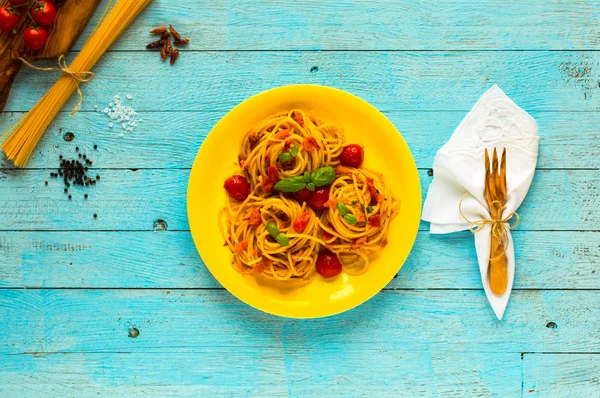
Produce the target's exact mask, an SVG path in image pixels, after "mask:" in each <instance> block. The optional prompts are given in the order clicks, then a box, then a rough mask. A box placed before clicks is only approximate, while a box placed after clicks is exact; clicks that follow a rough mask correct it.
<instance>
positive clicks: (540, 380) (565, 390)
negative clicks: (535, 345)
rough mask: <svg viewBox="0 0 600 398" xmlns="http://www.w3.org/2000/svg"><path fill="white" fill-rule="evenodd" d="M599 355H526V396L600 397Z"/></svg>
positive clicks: (524, 362) (524, 358) (524, 394)
mask: <svg viewBox="0 0 600 398" xmlns="http://www.w3.org/2000/svg"><path fill="white" fill-rule="evenodd" d="M598 369H600V355H598V354H569V355H564V354H525V355H523V396H525V397H548V396H557V397H559V396H560V397H573V398H574V397H597V396H598V394H599V393H600V377H599V373H598Z"/></svg>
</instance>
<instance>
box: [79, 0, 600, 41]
mask: <svg viewBox="0 0 600 398" xmlns="http://www.w3.org/2000/svg"><path fill="white" fill-rule="evenodd" d="M106 3H107V0H105V1H103V2H102V3H101V5H100V7H99V10H102V9H103V6H105V4H106ZM99 14H100V13H96V15H95V19H94V20H93V21H92V22H91V23H90V25H89V26H88V27H87V29H86V33H89V32H91V29H92V27H93V26H94V25H95V24H96V21H97V18H98V17H99ZM598 14H600V6H599V5H598V3H597V2H595V1H594V0H572V1H569V2H568V3H565V2H563V1H561V0H529V1H527V2H526V3H523V2H520V1H518V0H509V1H503V2H502V3H498V2H496V1H493V0H482V1H478V2H477V3H473V2H468V3H465V2H463V1H460V0H450V1H441V2H440V1H436V0H426V1H419V0H409V1H406V0H405V1H402V2H398V1H394V0H374V1H369V2H365V1H318V0H309V1H290V0H286V1H277V2H272V1H269V0H260V1H253V2H243V1H234V2H197V1H194V0H182V1H180V2H178V3H177V7H176V8H175V7H173V5H172V3H170V2H169V1H167V0H154V1H153V2H152V4H150V5H149V6H148V8H147V9H146V10H145V11H144V12H143V13H142V14H141V15H140V16H139V17H138V19H137V21H136V23H135V24H133V25H132V26H131V27H130V29H128V30H126V31H125V33H124V34H123V36H122V37H121V38H120V39H119V41H118V42H117V44H116V45H115V46H114V47H113V48H114V49H118V50H140V49H143V48H144V46H145V45H146V44H147V43H148V42H149V41H150V35H148V30H149V29H150V28H152V27H155V26H157V25H160V24H166V25H167V26H168V24H169V23H172V24H173V25H174V26H175V27H176V28H177V29H178V30H179V32H180V33H183V34H185V35H187V36H189V37H191V39H192V41H191V42H190V44H189V48H190V49H193V50H265V49H266V50H273V49H280V50H307V49H309V50H331V49H349V50H356V49H367V50H373V49H423V50H436V49H446V50H465V49H467V50H470V49H485V50H489V49H492V50H494V49H503V50H506V49H520V50H523V49H524V50H529V49H553V50H565V49H586V50H591V49H596V50H597V49H599V48H600V39H599V37H600V31H599V30H598V27H597V22H598V21H597V19H595V18H596V17H597V16H598ZM86 37H87V35H86ZM83 42H84V41H83V39H82V40H80V41H79V43H78V46H77V48H80V47H81V46H82V45H83Z"/></svg>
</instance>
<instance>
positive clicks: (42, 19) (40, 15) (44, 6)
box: [31, 0, 56, 26]
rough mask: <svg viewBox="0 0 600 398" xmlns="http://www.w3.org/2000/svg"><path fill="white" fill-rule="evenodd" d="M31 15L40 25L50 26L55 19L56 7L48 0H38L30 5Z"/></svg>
mask: <svg viewBox="0 0 600 398" xmlns="http://www.w3.org/2000/svg"><path fill="white" fill-rule="evenodd" d="M31 17H32V18H33V20H34V21H35V23H36V24H38V25H40V26H50V25H52V24H53V23H54V20H55V19H56V8H55V7H54V4H52V3H51V2H50V1H48V0H42V1H40V0H38V1H35V2H34V3H33V6H32V7H31Z"/></svg>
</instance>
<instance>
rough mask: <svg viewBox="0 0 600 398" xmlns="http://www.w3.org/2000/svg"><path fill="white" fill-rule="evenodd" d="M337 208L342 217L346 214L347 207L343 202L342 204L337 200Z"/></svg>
mask: <svg viewBox="0 0 600 398" xmlns="http://www.w3.org/2000/svg"><path fill="white" fill-rule="evenodd" d="M337 209H338V211H339V212H340V215H341V216H342V217H344V216H345V215H346V214H348V208H347V207H346V205H345V204H343V203H342V202H338V203H337Z"/></svg>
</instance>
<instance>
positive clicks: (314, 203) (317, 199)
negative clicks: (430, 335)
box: [306, 187, 329, 210]
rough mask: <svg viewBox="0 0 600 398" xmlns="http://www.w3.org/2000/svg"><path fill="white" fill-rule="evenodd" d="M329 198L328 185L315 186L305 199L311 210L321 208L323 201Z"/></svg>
mask: <svg viewBox="0 0 600 398" xmlns="http://www.w3.org/2000/svg"><path fill="white" fill-rule="evenodd" d="M328 200H329V187H324V188H317V189H315V191H314V192H313V193H311V194H310V197H309V198H308V200H307V201H306V203H307V204H308V206H309V207H310V208H311V209H313V210H323V209H324V208H325V202H327V201H328Z"/></svg>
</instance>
